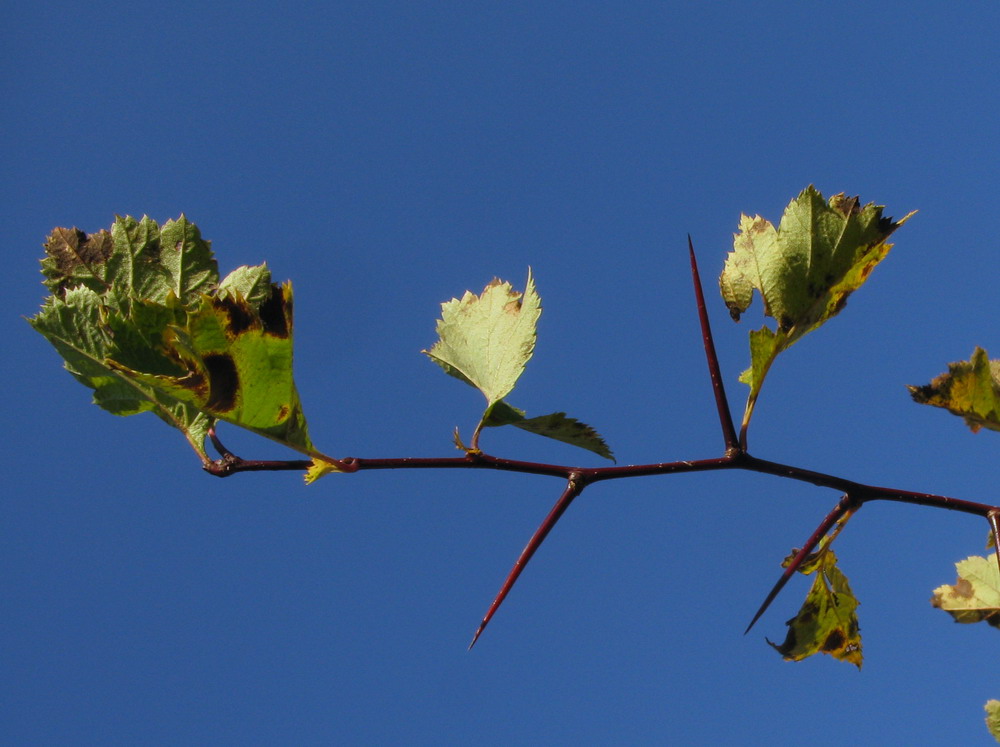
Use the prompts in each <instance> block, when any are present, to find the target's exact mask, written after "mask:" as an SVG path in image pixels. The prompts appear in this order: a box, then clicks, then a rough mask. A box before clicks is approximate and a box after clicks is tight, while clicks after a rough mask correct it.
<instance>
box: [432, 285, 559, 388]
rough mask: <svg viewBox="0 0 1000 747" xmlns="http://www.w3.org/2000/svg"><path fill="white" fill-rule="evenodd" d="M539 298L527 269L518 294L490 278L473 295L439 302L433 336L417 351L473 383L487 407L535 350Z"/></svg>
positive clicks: (511, 386) (456, 376)
mask: <svg viewBox="0 0 1000 747" xmlns="http://www.w3.org/2000/svg"><path fill="white" fill-rule="evenodd" d="M541 312H542V307H541V299H539V297H538V294H537V293H536V292H535V282H534V280H533V279H532V277H531V272H530V271H529V272H528V282H527V285H526V286H525V291H524V293H523V294H522V293H519V292H518V291H515V290H514V289H513V287H511V285H510V283H505V282H502V281H500V280H494V281H493V282H491V283H490V284H489V285H487V286H486V288H485V289H484V290H483V292H482V294H480V295H478V296H477V295H475V294H473V293H472V292H471V291H466V293H465V295H464V296H462V298H461V299H457V298H453V299H452V300H451V301H448V302H447V303H444V304H441V319H440V320H438V323H437V333H438V341H437V342H435V343H434V345H433V346H432V347H431V348H430V350H424V351H423V352H424V353H425V354H426V355H427V356H428V357H429V358H430V359H431V360H432V361H434V362H435V363H437V364H438V365H439V366H441V368H443V369H444V370H445V372H446V373H448V374H450V375H451V376H454V377H455V378H457V379H461V380H462V381H464V382H465V383H466V384H469V385H471V386H474V387H476V388H477V389H478V390H479V391H480V392H482V393H483V396H484V397H486V402H487V408H489V407H491V406H493V405H494V404H496V403H497V402H499V401H500V400H501V399H503V398H504V397H505V396H507V394H509V393H510V391H511V390H512V389H513V388H514V385H515V384H516V383H517V380H518V378H519V377H520V376H521V373H522V372H523V371H524V366H525V364H526V363H527V362H528V360H529V359H530V358H531V354H532V353H533V352H534V349H535V328H536V325H537V323H538V317H539V316H540V315H541Z"/></svg>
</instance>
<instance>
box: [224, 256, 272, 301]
mask: <svg viewBox="0 0 1000 747" xmlns="http://www.w3.org/2000/svg"><path fill="white" fill-rule="evenodd" d="M218 295H220V296H229V295H233V296H234V297H236V296H239V297H242V298H245V299H246V300H247V302H248V303H249V304H250V305H251V306H253V307H254V308H259V307H260V305H261V304H262V303H264V301H266V300H267V299H268V298H270V297H271V271H270V270H269V269H268V267H267V264H262V265H256V266H255V267H247V266H246V265H243V266H242V267H237V268H236V269H235V270H233V271H232V272H231V273H229V274H228V275H226V277H225V278H223V280H222V282H221V283H219V291H218Z"/></svg>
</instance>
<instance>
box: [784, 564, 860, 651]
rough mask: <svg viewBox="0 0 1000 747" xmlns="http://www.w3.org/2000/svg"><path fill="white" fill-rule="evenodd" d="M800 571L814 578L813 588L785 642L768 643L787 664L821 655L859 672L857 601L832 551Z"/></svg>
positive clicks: (790, 625) (805, 565)
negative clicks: (851, 665) (847, 664)
mask: <svg viewBox="0 0 1000 747" xmlns="http://www.w3.org/2000/svg"><path fill="white" fill-rule="evenodd" d="M786 562H787V561H786ZM799 571H800V572H801V573H804V574H807V575H809V574H813V575H814V579H813V585H812V588H811V589H810V590H809V593H808V594H807V595H806V600H805V602H804V603H803V604H802V608H801V609H800V610H799V612H798V614H797V615H796V616H795V617H793V618H792V619H791V620H789V621H788V623H787V625H788V634H787V636H786V637H785V641H784V642H783V643H781V644H780V645H779V644H776V643H772V642H771V641H768V643H770V644H771V646H773V647H774V649H775V650H776V651H777V652H778V653H780V654H781V655H782V656H783V657H785V659H786V660H787V661H801V660H802V659H805V658H807V657H809V656H812V655H813V654H817V653H822V654H829V655H830V656H832V657H834V658H835V659H840V660H841V661H847V662H850V663H851V664H854V665H855V666H856V667H857V668H858V669H860V668H861V634H860V632H859V628H858V616H857V607H858V600H857V599H856V598H855V596H854V594H853V593H852V592H851V587H850V585H849V584H848V582H847V577H846V576H845V575H844V574H843V573H841V572H840V569H839V568H838V567H837V557H836V555H835V554H834V552H833V550H830V549H829V548H828V547H827V548H824V549H823V550H821V551H820V552H819V553H817V554H816V555H815V556H813V557H812V558H810V559H809V560H807V561H806V562H804V563H803V564H802V566H801V567H800V568H799Z"/></svg>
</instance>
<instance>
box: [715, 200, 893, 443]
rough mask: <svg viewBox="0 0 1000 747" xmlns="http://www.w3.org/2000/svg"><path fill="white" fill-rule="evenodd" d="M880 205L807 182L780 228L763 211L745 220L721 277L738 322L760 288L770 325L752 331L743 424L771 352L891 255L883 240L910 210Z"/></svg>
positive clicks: (820, 319)
mask: <svg viewBox="0 0 1000 747" xmlns="http://www.w3.org/2000/svg"><path fill="white" fill-rule="evenodd" d="M882 209H883V208H882V206H879V205H874V204H868V205H865V206H864V207H860V206H859V201H858V198H857V197H846V196H845V195H843V194H838V195H834V196H833V197H831V198H830V200H829V201H825V200H824V199H823V195H821V194H820V193H819V192H818V191H817V190H816V189H815V188H813V187H811V186H810V187H808V188H807V189H805V190H803V192H802V193H801V194H800V195H799V196H798V197H797V198H796V199H794V200H792V201H791V202H790V203H789V205H788V207H787V208H785V213H784V215H783V216H782V219H781V222H780V224H779V225H778V227H777V228H775V227H774V225H772V224H771V223H770V222H769V221H767V220H765V219H764V218H762V217H760V216H755V217H753V218H751V217H749V216H746V215H743V216H741V218H740V225H739V229H740V230H739V233H737V234H736V235H735V236H734V239H733V251H732V252H730V253H729V255H728V256H727V257H726V264H725V267H724V268H723V271H722V275H721V276H720V278H719V288H720V291H721V293H722V297H723V300H724V301H725V302H726V306H727V307H728V308H729V313H730V315H731V316H732V317H733V319H734V320H736V321H739V319H740V316H741V315H742V314H743V312H745V311H746V310H747V308H749V306H750V303H751V301H752V299H753V293H754V291H756V292H757V293H758V294H759V295H760V296H761V298H762V299H763V302H764V313H765V314H766V315H767V316H770V317H772V318H773V319H775V320H776V321H777V327H776V329H774V330H771V329H769V328H767V327H765V328H764V329H762V330H757V331H755V332H751V338H750V344H751V367H750V369H748V370H747V371H745V372H744V373H743V375H742V376H741V377H740V380H741V381H743V382H744V383H746V384H748V385H749V386H750V396H749V399H748V402H747V411H746V414H745V415H744V426H745V425H746V424H747V423H748V422H749V419H750V414H751V413H752V411H753V405H754V402H755V401H756V399H757V396H758V394H759V392H760V388H761V386H762V384H763V381H764V377H765V376H766V374H767V371H768V370H769V368H770V366H771V363H772V362H773V360H774V358H775V357H776V356H777V355H778V354H779V353H781V352H782V351H783V350H785V349H786V348H788V347H790V346H791V345H792V344H794V343H795V342H796V341H797V340H799V339H800V338H801V337H802V336H803V335H805V334H807V333H809V332H811V331H812V330H814V329H816V328H817V327H819V326H820V325H822V324H823V323H824V322H826V321H827V320H829V319H830V318H832V317H833V316H835V315H836V314H838V313H839V312H840V310H841V309H843V307H844V305H845V304H846V302H847V298H848V296H850V294H851V293H853V292H854V291H855V290H857V289H858V288H859V287H860V286H861V285H862V284H863V283H864V282H865V280H866V279H867V278H868V275H869V274H870V273H871V271H872V270H873V269H874V268H875V266H876V265H877V264H878V263H879V262H881V261H882V259H884V258H885V256H886V254H888V252H889V249H890V248H891V246H892V245H891V244H887V243H885V241H886V239H887V238H888V237H889V236H890V235H891V234H892V233H893V231H895V230H896V229H897V228H898V227H899V226H901V225H902V224H903V223H904V222H905V221H906V220H907V219H908V218H909V217H910V215H912V213H910V214H909V215H907V216H905V217H904V218H903V219H901V220H899V221H893V220H892V219H891V218H883V217H882Z"/></svg>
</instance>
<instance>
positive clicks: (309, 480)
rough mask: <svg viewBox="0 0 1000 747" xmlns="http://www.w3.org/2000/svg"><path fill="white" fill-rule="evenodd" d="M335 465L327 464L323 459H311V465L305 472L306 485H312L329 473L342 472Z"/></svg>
mask: <svg viewBox="0 0 1000 747" xmlns="http://www.w3.org/2000/svg"><path fill="white" fill-rule="evenodd" d="M342 471H343V470H341V469H340V468H339V467H338V466H337V465H336V464H334V463H333V462H329V461H327V460H325V459H319V458H313V460H312V464H310V465H309V469H307V470H306V474H305V480H306V485H312V484H313V483H314V482H316V481H317V480H318V479H319V478H321V477H323V475H328V474H330V473H331V472H342Z"/></svg>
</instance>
